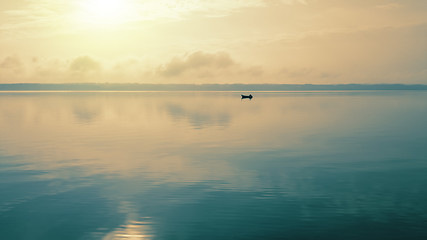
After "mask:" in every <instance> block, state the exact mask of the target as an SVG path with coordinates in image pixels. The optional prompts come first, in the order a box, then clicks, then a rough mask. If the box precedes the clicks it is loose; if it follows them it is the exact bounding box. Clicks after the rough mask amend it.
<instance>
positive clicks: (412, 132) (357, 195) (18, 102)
mask: <svg viewBox="0 0 427 240" xmlns="http://www.w3.org/2000/svg"><path fill="white" fill-rule="evenodd" d="M239 94H240V93H235V92H209V93H203V92H191V93H189V92H187V93H185V92H133V93H124V92H122V93H120V92H110V93H107V92H98V93H78V92H74V93H73V92H68V93H59V92H56V93H54V92H51V93H34V92H33V93H5V92H3V93H0V239H2V240H3V239H4V240H9V239H11V240H20V239H25V240H32V239H37V240H38V239H40V240H50V239H52V240H66V239H73V240H74V239H108V240H109V239H340V240H341V239H427V185H426V184H427V92H426V91H424V92H423V91H419V92H418V91H382V92H381V91H380V92H280V93H252V94H253V95H254V98H253V99H252V100H241V99H240V95H239Z"/></svg>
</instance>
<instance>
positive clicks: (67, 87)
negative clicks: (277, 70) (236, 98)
mask: <svg viewBox="0 0 427 240" xmlns="http://www.w3.org/2000/svg"><path fill="white" fill-rule="evenodd" d="M357 90H362V91H363V90H427V85H424V84H336V85H330V84H200V85H197V84H121V83H99V84H98V83H71V84H42V83H41V84H37V83H11V84H0V92H9V91H23V92H25V91H40V92H43V91H64V92H66V91H83V92H84V91H88V92H91V91H106V92H108V91H114V92H115V91H123V92H133V91H247V92H250V91H357Z"/></svg>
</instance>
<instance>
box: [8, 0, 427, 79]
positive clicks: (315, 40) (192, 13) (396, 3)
mask: <svg viewBox="0 0 427 240" xmlns="http://www.w3.org/2000/svg"><path fill="white" fill-rule="evenodd" d="M426 10H427V1H425V0H347V1H342V0H210V1H207V0H175V1H172V0H121V1H120V0H2V1H1V2H0V83H86V82H91V83H104V82H108V83H156V84H159V83H165V84H167V83H186V84H187V83H191V84H203V83H250V84H254V83H255V84H256V83H259V84H263V83H285V84H286V83H290V84H307V83H309V84H347V83H362V84H377V83H403V84H427V14H425V13H426Z"/></svg>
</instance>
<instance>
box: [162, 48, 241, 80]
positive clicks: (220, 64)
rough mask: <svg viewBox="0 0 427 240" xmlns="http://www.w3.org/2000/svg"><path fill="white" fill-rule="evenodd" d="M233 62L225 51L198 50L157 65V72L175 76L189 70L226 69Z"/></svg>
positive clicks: (166, 75)
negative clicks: (207, 51) (159, 65)
mask: <svg viewBox="0 0 427 240" xmlns="http://www.w3.org/2000/svg"><path fill="white" fill-rule="evenodd" d="M234 64H235V63H234V61H233V60H232V59H231V57H230V56H229V55H228V54H227V53H225V52H218V53H204V52H201V51H198V52H195V53H192V54H190V55H188V56H186V57H184V58H183V59H182V58H179V57H175V58H173V59H172V60H171V61H170V62H168V63H167V64H165V65H163V66H161V67H159V70H158V73H159V74H161V75H163V76H165V77H175V76H179V75H181V74H183V73H185V72H191V71H199V70H207V69H216V70H221V69H227V68H229V67H231V66H232V65H234Z"/></svg>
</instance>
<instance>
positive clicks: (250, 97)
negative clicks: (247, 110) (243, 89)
mask: <svg viewBox="0 0 427 240" xmlns="http://www.w3.org/2000/svg"><path fill="white" fill-rule="evenodd" d="M244 98H249V99H252V98H253V96H252V94H249V95H243V94H242V99H244Z"/></svg>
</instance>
